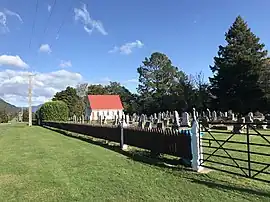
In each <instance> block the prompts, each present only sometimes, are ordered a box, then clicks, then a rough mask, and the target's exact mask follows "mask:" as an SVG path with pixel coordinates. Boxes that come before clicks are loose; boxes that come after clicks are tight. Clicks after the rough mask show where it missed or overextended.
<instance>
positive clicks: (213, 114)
mask: <svg viewBox="0 0 270 202" xmlns="http://www.w3.org/2000/svg"><path fill="white" fill-rule="evenodd" d="M212 120H213V121H216V120H217V112H216V111H213V112H212Z"/></svg>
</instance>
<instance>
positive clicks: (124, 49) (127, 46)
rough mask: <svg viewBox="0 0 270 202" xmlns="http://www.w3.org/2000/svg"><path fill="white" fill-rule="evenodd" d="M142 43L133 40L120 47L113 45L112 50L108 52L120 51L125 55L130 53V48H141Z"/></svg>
mask: <svg viewBox="0 0 270 202" xmlns="http://www.w3.org/2000/svg"><path fill="white" fill-rule="evenodd" d="M143 46H144V44H143V43H142V42H141V41H140V40H136V41H134V42H129V43H126V44H124V45H122V46H120V47H118V46H115V47H114V48H113V49H112V50H110V51H109V53H116V52H120V53H122V54H125V55H129V54H131V53H132V50H133V49H134V48H142V47H143Z"/></svg>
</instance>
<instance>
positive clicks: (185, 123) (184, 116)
mask: <svg viewBox="0 0 270 202" xmlns="http://www.w3.org/2000/svg"><path fill="white" fill-rule="evenodd" d="M181 126H184V127H190V120H189V114H188V113H187V112H183V113H182V123H181Z"/></svg>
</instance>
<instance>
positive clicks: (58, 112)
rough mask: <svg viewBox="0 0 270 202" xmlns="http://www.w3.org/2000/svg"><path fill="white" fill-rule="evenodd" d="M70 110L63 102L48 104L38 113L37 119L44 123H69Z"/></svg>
mask: <svg viewBox="0 0 270 202" xmlns="http://www.w3.org/2000/svg"><path fill="white" fill-rule="evenodd" d="M68 114H69V110H68V107H67V105H66V103H64V102H62V101H51V102H46V103H45V104H43V105H42V107H41V108H40V109H39V110H38V111H37V115H36V116H37V118H38V119H40V120H44V121H67V120H68Z"/></svg>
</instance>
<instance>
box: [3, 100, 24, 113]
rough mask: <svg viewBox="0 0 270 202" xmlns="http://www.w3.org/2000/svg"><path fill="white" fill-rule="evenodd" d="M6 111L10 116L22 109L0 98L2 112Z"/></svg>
mask: <svg viewBox="0 0 270 202" xmlns="http://www.w3.org/2000/svg"><path fill="white" fill-rule="evenodd" d="M4 110H6V112H7V113H8V114H14V113H17V112H18V111H19V110H20V109H19V108H18V107H16V106H14V105H11V104H9V103H7V102H5V101H4V100H2V99H1V98H0V111H4Z"/></svg>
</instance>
